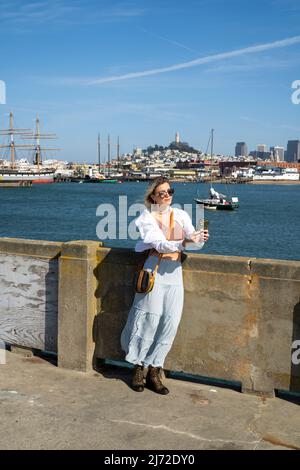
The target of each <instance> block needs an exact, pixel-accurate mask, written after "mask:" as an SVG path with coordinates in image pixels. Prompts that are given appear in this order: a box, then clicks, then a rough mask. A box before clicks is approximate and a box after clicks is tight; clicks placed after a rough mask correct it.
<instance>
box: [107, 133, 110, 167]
mask: <svg viewBox="0 0 300 470" xmlns="http://www.w3.org/2000/svg"><path fill="white" fill-rule="evenodd" d="M107 160H108V176H109V174H110V135H109V134H108V139H107Z"/></svg>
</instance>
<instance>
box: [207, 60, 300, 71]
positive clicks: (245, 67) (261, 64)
mask: <svg viewBox="0 0 300 470" xmlns="http://www.w3.org/2000/svg"><path fill="white" fill-rule="evenodd" d="M299 63H300V58H299V57H297V58H295V57H292V58H290V59H282V60H278V59H276V60H274V59H271V58H269V59H267V58H264V60H258V59H257V58H255V59H254V60H251V61H249V60H247V62H246V63H242V64H231V63H230V64H228V63H226V64H220V65H217V66H215V67H210V68H207V69H206V70H204V72H207V73H220V72H221V73H235V72H254V71H256V70H260V69H266V68H267V69H270V68H276V69H277V68H278V69H282V68H288V67H297V66H299Z"/></svg>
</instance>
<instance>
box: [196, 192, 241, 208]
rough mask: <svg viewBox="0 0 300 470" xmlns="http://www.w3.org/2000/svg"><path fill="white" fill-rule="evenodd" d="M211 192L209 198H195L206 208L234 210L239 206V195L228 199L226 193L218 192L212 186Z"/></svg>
mask: <svg viewBox="0 0 300 470" xmlns="http://www.w3.org/2000/svg"><path fill="white" fill-rule="evenodd" d="M209 192H210V197H209V198H207V199H200V198H195V201H196V202H197V204H203V205H204V208H205V209H212V210H223V211H233V210H234V209H237V208H238V207H239V200H238V198H237V197H231V198H230V200H229V201H228V200H227V197H226V196H225V195H224V194H221V193H218V192H217V191H216V190H215V189H214V188H213V187H212V186H211V187H210V190H209Z"/></svg>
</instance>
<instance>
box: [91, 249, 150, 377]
mask: <svg viewBox="0 0 300 470" xmlns="http://www.w3.org/2000/svg"><path fill="white" fill-rule="evenodd" d="M144 260H145V254H142V253H135V252H132V258H131V259H130V262H129V263H128V249H122V248H117V249H115V248H114V249H113V250H108V251H107V254H106V256H105V258H104V259H102V260H101V262H100V263H99V264H98V266H97V268H96V269H95V270H94V275H95V276H96V279H97V281H98V285H97V288H96V291H95V297H96V299H97V302H98V313H97V315H96V317H95V319H94V323H93V341H94V343H95V349H94V357H93V369H95V370H96V371H97V372H100V373H102V374H103V375H104V376H105V377H106V376H107V378H118V379H120V380H124V382H125V383H127V384H128V383H129V381H130V377H129V376H130V371H129V372H128V370H126V369H125V370H124V368H122V367H115V366H112V367H111V368H110V367H107V366H106V364H105V359H107V358H110V359H112V360H123V359H124V357H125V354H124V352H123V351H122V349H121V344H120V336H121V332H122V330H123V328H124V326H125V323H126V320H127V316H128V312H129V310H130V307H131V305H132V302H133V298H134V289H133V277H134V272H135V270H136V268H137V266H138V265H142V264H143V262H144ZM116 269H117V270H118V272H119V276H115V270H116ZM110 274H111V275H110ZM104 332H105V333H104ZM106 374H107V375H106Z"/></svg>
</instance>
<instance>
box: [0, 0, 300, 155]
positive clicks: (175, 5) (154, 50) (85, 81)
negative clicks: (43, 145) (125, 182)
mask: <svg viewBox="0 0 300 470" xmlns="http://www.w3.org/2000/svg"><path fill="white" fill-rule="evenodd" d="M266 17H268V22H266V21H265V18H266ZM0 19H1V25H2V26H1V32H0V38H1V42H0V53H1V56H2V57H4V58H5V60H4V61H3V67H2V68H1V71H0V80H3V81H4V82H5V84H6V98H7V102H6V104H5V105H1V106H0V128H1V129H3V128H7V122H8V113H9V111H10V110H12V111H13V112H14V115H15V120H16V124H17V127H24V128H28V127H31V128H33V123H34V119H35V115H36V114H39V117H40V120H41V128H42V130H43V129H47V131H49V132H55V133H56V134H57V135H58V137H59V141H58V142H59V145H58V146H59V147H61V148H62V149H63V151H62V152H61V153H60V154H58V158H60V159H63V160H68V161H82V162H85V161H93V160H95V161H97V137H98V133H99V132H100V134H101V137H102V139H103V141H104V140H106V139H107V135H108V134H110V136H111V142H112V144H111V145H112V147H111V148H112V157H113V156H114V153H116V145H117V137H118V136H119V138H120V152H121V153H128V152H131V151H132V149H133V148H134V147H140V148H147V146H149V145H154V144H158V145H163V146H167V145H169V143H170V142H171V141H172V140H173V139H174V135H175V132H176V131H178V132H179V134H180V137H181V139H182V140H183V141H186V142H188V143H189V144H190V145H191V146H192V147H194V148H197V149H200V150H202V151H205V149H206V145H207V141H208V137H209V132H210V129H211V128H214V129H215V145H214V149H215V153H217V154H224V155H234V152H235V145H236V143H237V142H239V141H240V142H246V143H247V146H248V149H249V151H250V150H252V149H253V150H254V149H256V147H257V145H259V143H261V142H263V143H264V144H266V145H267V147H268V149H269V148H270V147H276V146H278V147H284V148H286V147H287V142H288V141H289V140H290V141H294V140H298V139H299V138H300V127H299V124H298V123H299V114H300V105H296V104H293V103H292V100H291V96H292V93H293V89H292V83H293V82H294V81H295V80H297V79H300V76H299V73H298V70H299V63H300V58H299V52H300V36H299V34H300V28H299V20H300V7H299V2H297V1H293V0H266V1H264V2H258V1H253V2H251V3H250V2H247V1H246V0H245V1H240V2H237V1H235V0H229V1H228V2H226V5H225V2H223V1H221V0H212V1H210V2H207V1H205V0H203V1H201V2H196V1H194V0H190V1H189V2H186V3H185V6H184V7H183V5H182V2H179V1H172V2H171V1H170V0H166V1H165V2H164V4H163V5H162V4H161V3H160V2H158V0H154V1H153V2H151V4H150V3H149V2H148V1H146V0H140V1H139V2H137V1H136V0H131V1H126V2H123V3H120V2H117V1H110V2H109V3H108V2H107V1H102V0H101V1H96V0H88V1H86V2H83V1H82V0H73V1H70V0H67V1H62V0H53V1H52V2H50V1H49V0H45V1H42V2H34V1H24V0H13V1H12V2H8V1H3V2H1V4H0ZM103 149H104V146H103ZM106 153H107V152H105V150H103V155H102V158H103V159H106V158H107V155H106Z"/></svg>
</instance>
